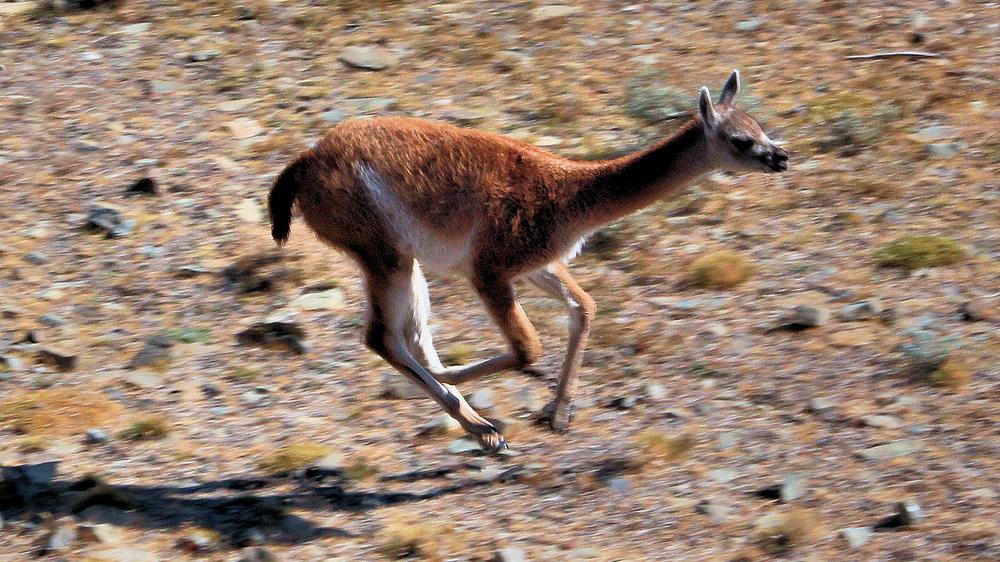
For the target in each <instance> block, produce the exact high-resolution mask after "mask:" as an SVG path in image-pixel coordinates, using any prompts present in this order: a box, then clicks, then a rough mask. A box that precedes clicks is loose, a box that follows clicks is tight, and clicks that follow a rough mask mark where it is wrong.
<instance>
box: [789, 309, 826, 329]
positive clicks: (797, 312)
mask: <svg viewBox="0 0 1000 562" xmlns="http://www.w3.org/2000/svg"><path fill="white" fill-rule="evenodd" d="M829 322H830V311H829V310H827V309H826V308H824V307H821V306H812V305H808V304H800V305H798V306H796V307H795V308H793V309H792V324H796V325H800V326H805V327H808V328H812V327H815V326H822V325H824V324H828V323H829Z"/></svg>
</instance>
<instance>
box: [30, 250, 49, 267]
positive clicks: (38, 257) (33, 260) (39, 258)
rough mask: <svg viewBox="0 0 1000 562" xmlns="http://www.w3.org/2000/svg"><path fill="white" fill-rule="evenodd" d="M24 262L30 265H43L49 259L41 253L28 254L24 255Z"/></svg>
mask: <svg viewBox="0 0 1000 562" xmlns="http://www.w3.org/2000/svg"><path fill="white" fill-rule="evenodd" d="M24 261H26V262H28V263H30V264H31V265H45V264H47V263H49V258H48V256H46V255H45V254H43V253H41V252H28V253H27V254H24Z"/></svg>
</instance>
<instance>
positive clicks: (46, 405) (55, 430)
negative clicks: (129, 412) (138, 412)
mask: <svg viewBox="0 0 1000 562" xmlns="http://www.w3.org/2000/svg"><path fill="white" fill-rule="evenodd" d="M123 413H124V408H123V407H122V406H121V404H119V403H118V402H115V401H113V400H111V399H110V398H108V397H107V396H105V395H103V394H100V393H98V392H91V391H85V390H77V389H72V388H48V389H42V390H34V391H30V392H25V393H23V394H19V395H14V396H13V397H11V398H10V399H7V400H5V401H4V402H3V403H2V404H0V426H2V427H3V428H7V429H12V430H14V431H16V432H18V433H25V434H29V435H34V436H44V435H67V434H74V433H81V432H83V431H85V430H87V429H90V428H94V427H100V426H102V425H107V424H109V423H110V422H113V421H114V420H116V419H117V418H119V417H120V416H121V415H122V414H123Z"/></svg>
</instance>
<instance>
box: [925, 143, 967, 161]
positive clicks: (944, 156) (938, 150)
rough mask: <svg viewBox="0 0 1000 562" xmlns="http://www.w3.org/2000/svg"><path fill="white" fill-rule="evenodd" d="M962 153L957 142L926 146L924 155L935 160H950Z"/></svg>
mask: <svg viewBox="0 0 1000 562" xmlns="http://www.w3.org/2000/svg"><path fill="white" fill-rule="evenodd" d="M959 153H961V146H960V145H959V144H958V143H956V142H948V143H940V142H933V143H930V144H927V145H925V146H924V154H926V155H927V156H928V157H929V158H934V159H935V160H948V159H950V158H954V157H956V156H958V155H959Z"/></svg>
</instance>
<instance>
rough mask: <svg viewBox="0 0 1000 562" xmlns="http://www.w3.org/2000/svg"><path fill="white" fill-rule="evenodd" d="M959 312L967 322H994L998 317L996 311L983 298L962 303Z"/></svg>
mask: <svg viewBox="0 0 1000 562" xmlns="http://www.w3.org/2000/svg"><path fill="white" fill-rule="evenodd" d="M959 314H961V317H962V320H964V321H966V322H992V321H994V319H995V318H996V314H995V312H994V311H993V310H991V308H990V306H989V305H988V304H987V303H985V302H983V301H982V300H970V301H966V302H964V303H962V306H961V308H960V309H959Z"/></svg>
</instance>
